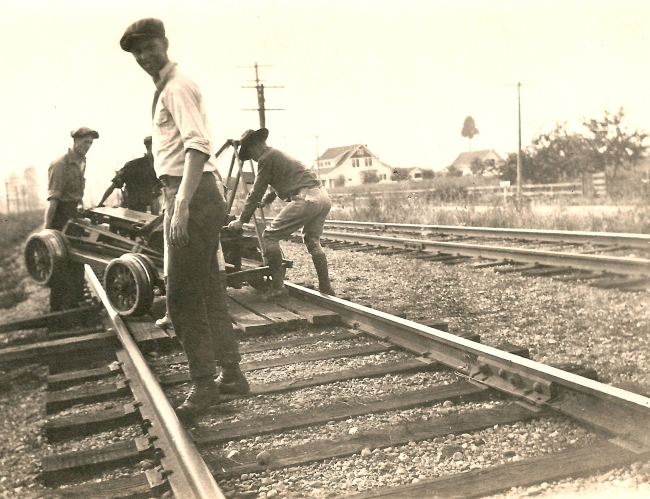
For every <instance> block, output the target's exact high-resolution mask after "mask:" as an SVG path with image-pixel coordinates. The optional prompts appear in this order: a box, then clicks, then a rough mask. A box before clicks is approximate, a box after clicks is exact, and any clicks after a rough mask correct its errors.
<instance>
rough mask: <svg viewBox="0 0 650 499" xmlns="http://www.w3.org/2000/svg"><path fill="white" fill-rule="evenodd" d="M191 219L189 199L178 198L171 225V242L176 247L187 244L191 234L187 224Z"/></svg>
mask: <svg viewBox="0 0 650 499" xmlns="http://www.w3.org/2000/svg"><path fill="white" fill-rule="evenodd" d="M189 220H190V204H189V203H188V202H187V201H184V200H182V199H179V198H176V203H174V214H173V215H172V220H171V224H170V227H169V243H170V244H171V245H172V246H174V247H175V248H179V247H182V246H187V244H188V243H189V242H190V236H189V234H188V232H187V224H188V222H189Z"/></svg>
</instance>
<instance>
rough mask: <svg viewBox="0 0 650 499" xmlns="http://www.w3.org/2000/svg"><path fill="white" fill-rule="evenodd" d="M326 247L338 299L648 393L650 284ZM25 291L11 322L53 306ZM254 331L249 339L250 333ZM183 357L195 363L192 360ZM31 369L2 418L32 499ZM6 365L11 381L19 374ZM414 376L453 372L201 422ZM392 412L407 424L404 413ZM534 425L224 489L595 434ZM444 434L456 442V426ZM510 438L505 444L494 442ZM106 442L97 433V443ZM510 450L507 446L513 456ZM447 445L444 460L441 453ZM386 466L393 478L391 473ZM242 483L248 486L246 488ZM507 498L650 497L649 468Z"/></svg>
mask: <svg viewBox="0 0 650 499" xmlns="http://www.w3.org/2000/svg"><path fill="white" fill-rule="evenodd" d="M283 249H284V251H285V256H286V258H288V259H291V260H293V261H294V268H293V269H290V270H289V271H288V273H287V279H288V280H290V281H292V282H296V283H308V284H309V283H310V284H316V276H315V272H314V269H313V265H312V263H311V259H310V257H309V255H308V254H307V252H306V250H305V248H304V246H302V245H298V244H294V243H283ZM326 253H327V255H328V259H329V262H330V272H331V277H332V282H333V286H334V289H335V290H336V291H337V294H338V295H339V296H346V297H348V298H349V299H351V300H352V301H354V302H356V303H360V304H362V305H366V306H370V307H372V308H375V309H378V310H383V311H386V312H390V313H401V312H403V313H405V314H406V317H407V318H408V319H411V320H415V321H423V320H439V321H446V322H448V323H449V325H450V330H451V331H452V332H456V333H472V334H480V336H481V341H482V343H484V344H487V345H491V346H498V345H499V344H501V343H504V342H508V343H512V344H515V345H518V346H522V347H527V348H529V350H530V355H531V358H532V359H533V360H536V361H539V362H543V363H548V364H563V363H567V362H569V363H579V364H583V365H584V366H585V367H591V368H594V369H595V370H596V371H597V372H598V375H599V377H600V380H601V381H602V382H604V383H608V384H612V385H614V386H619V387H621V388H624V389H629V390H632V391H636V392H638V393H642V394H648V393H650V372H649V371H650V370H649V369H648V359H649V358H650V340H649V335H648V333H649V332H650V307H649V306H648V305H650V293H648V291H643V292H623V291H620V290H616V289H610V290H606V289H597V288H593V287H590V286H588V284H587V283H586V282H585V283H564V282H559V281H554V280H552V279H550V278H548V277H538V278H533V277H523V276H520V275H518V274H516V273H511V274H497V273H495V272H494V271H493V270H491V269H473V268H472V267H471V261H470V263H464V264H460V265H452V266H448V265H443V264H440V263H433V262H423V261H419V260H412V259H408V258H406V257H403V256H392V257H386V256H379V255H375V254H372V253H354V252H351V251H347V250H340V251H333V250H328V249H326ZM28 291H29V292H30V293H32V294H31V297H30V299H29V300H28V301H27V302H23V303H21V304H19V305H18V306H17V307H16V309H13V310H9V311H7V315H6V316H3V320H10V319H11V318H15V317H21V316H29V315H33V314H34V313H38V312H45V311H46V308H47V290H45V289H43V288H39V287H36V286H29V285H28ZM291 334H292V335H293V334H295V335H298V334H299V333H291ZM292 335H287V336H286V338H287V339H290V338H293V337H295V336H292ZM277 339H278V338H275V340H277ZM244 341H246V340H243V341H242V343H243V342H244ZM362 341H363V340H361V339H359V340H354V341H353V342H348V343H342V344H345V345H346V346H349V345H352V344H354V345H359V344H363V343H362ZM294 353H295V351H294V350H293V349H291V350H286V351H281V352H280V353H278V352H275V353H274V354H273V355H287V354H288V355H292V354H294ZM265 355H266V354H252V355H251V356H250V357H249V358H246V359H245V361H256V360H262V359H264V358H267V357H266V356H265ZM396 355H397V356H399V353H396V352H389V353H386V354H379V355H378V356H376V357H377V358H375V359H373V360H372V361H373V362H377V361H380V362H386V361H389V360H392V359H393V358H394V357H395V356H396ZM382 356H383V358H382ZM364 359H365V360H364ZM357 362H359V365H364V363H366V362H369V360H368V359H367V358H364V357H360V358H359V359H357ZM331 364H332V365H330V366H328V365H327V363H321V364H318V363H310V365H308V366H303V367H301V368H300V369H304V370H302V371H300V370H299V371H296V372H294V373H292V374H291V376H297V377H300V376H306V375H308V374H309V372H310V371H312V370H318V372H320V371H322V370H323V369H329V368H330V367H331V368H335V367H336V366H335V361H331ZM179 368H180V370H183V369H184V368H183V367H181V366H179ZM29 373H31V374H29V375H25V376H20V377H17V378H16V379H15V380H12V383H11V384H9V385H7V386H6V387H5V389H4V391H2V392H0V403H1V404H2V417H3V427H2V428H3V436H2V441H1V443H0V469H1V471H0V497H16V498H27V499H30V498H35V497H39V496H41V495H42V493H43V490H44V489H43V486H42V484H41V482H40V479H39V476H38V474H39V465H38V463H39V462H40V460H41V458H42V456H44V455H46V454H47V453H49V452H52V449H51V448H50V449H48V448H47V446H46V445H44V441H43V437H42V435H41V430H40V429H41V427H42V425H43V423H44V421H45V414H44V407H43V406H44V398H43V390H44V384H43V383H44V376H43V373H42V372H40V371H39V368H38V367H34V368H33V369H31V370H29ZM6 375H7V377H9V378H11V372H8V373H6ZM275 375H277V376H278V379H282V377H283V376H286V373H283V372H282V370H276V371H275V372H274V370H273V369H270V370H268V372H264V373H261V372H260V373H258V374H254V373H251V378H252V379H254V381H257V382H260V381H263V380H264V379H269V376H275ZM434 375H435V376H434ZM258 376H259V379H258V378H257V377H258ZM425 376H426V377H425ZM409 380H410V381H412V385H410V386H409V387H408V388H409V389H410V388H412V389H417V388H418V387H421V386H422V385H423V384H426V385H427V386H428V385H429V384H435V383H447V382H450V381H452V380H451V379H448V375H442V374H438V373H424V374H417V375H399V376H387V377H381V378H376V379H371V380H363V381H361V382H359V381H354V382H353V381H350V382H345V383H338V384H336V386H329V387H328V388H327V389H326V390H323V389H322V388H320V387H317V388H310V389H306V390H301V391H298V392H295V393H285V394H277V395H272V396H268V397H265V398H264V399H262V398H250V399H241V400H238V401H233V402H231V403H229V404H227V405H228V406H232V407H229V408H228V410H227V411H226V413H224V414H223V415H219V416H215V417H212V418H204V419H202V420H200V421H199V422H198V426H201V427H204V426H210V425H212V424H215V423H221V422H224V421H236V420H238V419H239V418H241V417H243V415H244V414H253V415H254V414H255V413H256V412H260V413H267V411H271V410H273V408H274V407H275V409H276V410H278V409H279V408H283V407H284V408H290V409H291V410H295V411H302V410H309V409H313V408H314V407H318V404H319V403H320V404H324V403H327V402H330V401H332V400H336V399H338V398H339V397H340V396H345V394H349V396H350V397H353V396H356V393H358V391H359V389H360V388H359V387H360V386H361V387H363V388H362V390H363V389H365V390H366V391H367V392H368V393H369V394H378V393H379V394H380V393H381V392H383V393H386V394H388V393H391V392H390V390H392V389H399V390H402V389H403V388H404V386H403V385H404V384H405V382H406V381H409ZM357 383H362V384H361V385H359V384H357ZM364 383H365V384H364ZM400 385H402V386H400ZM3 386H4V385H3ZM182 390H183V388H179V390H178V392H179V393H178V395H179V396H180V392H181V391H182ZM486 404H488V405H490V404H494V405H495V406H497V405H499V404H500V402H499V401H490V402H482V403H480V404H479V403H476V404H473V405H472V404H466V405H463V406H460V405H458V406H453V407H452V406H449V405H448V406H447V407H443V405H442V404H440V405H436V406H432V407H430V408H419V409H413V410H410V411H403V412H402V413H401V414H400V415H399V416H396V415H395V414H390V413H386V414H382V415H377V416H374V417H373V416H363V417H359V418H353V419H352V420H350V421H349V422H348V421H342V422H339V423H336V425H323V426H321V427H319V428H316V429H313V430H310V431H307V430H304V431H302V430H296V431H295V432H287V433H286V434H283V435H282V436H280V437H278V436H277V435H275V436H273V437H271V436H269V437H265V436H262V437H260V439H259V440H258V439H257V438H256V439H247V440H245V441H241V442H228V443H226V444H225V445H224V446H222V447H221V448H220V449H215V452H217V451H218V452H219V453H224V452H225V453H229V452H232V451H241V450H244V449H246V450H248V449H251V448H252V449H254V450H265V449H271V450H273V449H274V448H277V447H280V446H282V440H283V439H286V440H285V442H291V444H292V445H294V444H296V443H302V442H308V441H309V439H319V438H324V437H325V436H326V435H328V433H331V434H332V435H339V434H340V435H344V434H345V431H347V432H348V433H349V431H350V430H351V429H352V428H357V431H368V430H369V429H371V428H373V427H374V425H377V428H382V427H383V426H382V425H390V424H391V421H390V418H391V417H399V418H400V420H401V418H413V420H418V419H420V420H421V419H422V418H423V417H437V415H438V414H439V413H438V412H437V411H439V410H441V411H443V412H442V413H440V414H443V415H444V414H448V413H449V412H450V411H454V410H460V409H461V408H464V409H465V410H474V409H479V408H485V405H486ZM432 411H433V412H432ZM71 412H74V410H72V411H71ZM434 412H435V413H434ZM240 413H241V414H240ZM394 422H396V423H397V420H394ZM537 423H538V422H535V421H533V422H529V423H522V424H521V425H520V426H517V425H508V426H503V427H499V428H490V429H488V430H484V431H483V432H474V433H472V434H471V435H470V434H468V435H469V436H465V435H461V436H458V435H457V436H455V437H454V438H453V445H459V446H460V447H461V448H463V444H467V446H466V447H465V448H464V449H463V451H462V452H461V451H459V452H461V454H462V459H458V460H456V459H454V455H453V454H452V455H451V457H443V454H442V450H441V449H442V448H443V447H444V446H445V445H448V446H451V445H452V442H451V440H449V442H447V440H444V441H442V442H441V441H438V442H436V441H435V440H431V441H426V442H424V444H423V445H404V446H395V447H394V448H390V449H379V450H378V449H368V450H367V451H366V450H364V452H363V453H361V454H357V455H354V456H350V457H348V458H345V459H334V460H329V461H328V462H325V463H317V464H314V465H311V466H309V467H307V468H303V469H302V470H299V469H293V468H287V469H281V470H276V471H270V472H268V473H262V474H259V475H255V476H252V475H253V474H251V476H247V477H241V479H239V480H237V481H235V480H225V481H223V482H222V483H221V485H223V486H224V490H225V491H226V493H227V495H228V497H255V498H257V497H275V496H277V497H303V495H302V492H301V489H305V488H308V489H309V490H310V491H311V492H310V493H309V497H328V496H334V495H343V494H347V493H354V492H357V491H359V490H367V489H368V488H371V487H375V486H382V485H384V486H385V485H398V484H402V483H413V481H414V480H420V479H423V478H427V477H431V476H435V475H431V473H430V471H431V470H432V469H435V470H438V471H439V472H440V473H442V472H453V473H458V472H462V471H463V470H464V469H476V466H484V465H488V464H489V463H492V464H494V463H498V462H500V461H501V460H503V461H504V462H508V459H510V460H512V459H519V458H525V457H529V456H532V455H539V453H541V452H547V451H549V450H553V451H557V450H561V448H575V447H578V446H581V445H586V444H588V443H589V442H592V441H593V439H595V438H597V437H596V436H594V435H592V434H591V433H589V432H588V431H585V430H583V429H581V428H579V427H577V426H575V425H574V423H572V422H571V421H568V420H566V419H563V418H547V419H545V420H544V421H543V424H542V425H539V424H537ZM558 428H559V429H562V430H563V431H566V432H568V433H570V432H572V431H573V432H576V433H575V438H572V439H568V441H566V442H565V443H564V447H561V448H560V447H559V446H558V444H557V442H555V440H554V439H553V438H552V437H550V435H552V434H553V433H554V432H555V431H557V430H558ZM534 435H539V436H538V437H535V436H534ZM130 436H131V435H130V434H129V431H128V430H127V434H117V433H116V434H111V438H118V439H121V438H124V437H126V438H129V437H130ZM511 436H512V438H511ZM100 438H101V437H100ZM447 438H448V439H451V436H450V437H447ZM478 439H482V440H483V441H484V442H485V444H483V445H476V443H477V441H478ZM499 440H501V442H500V443H501V445H500V446H498V445H496V444H498V443H499ZM573 440H575V441H573ZM504 442H505V443H507V444H508V446H509V447H508V448H506V447H504V446H503V443H504ZM544 442H553V443H552V444H549V445H551V448H548V446H547V448H546V449H545V450H544V448H543V447H542V446H541V443H544ZM101 443H102V442H101V441H99V440H98V441H97V444H101ZM427 447H429V451H428V452H426V453H425V452H424V451H423V450H422V449H423V448H424V449H426V448H427ZM474 447H475V448H474ZM467 449H469V451H468V450H467ZM504 449H505V451H508V453H507V455H506V454H505V452H504ZM368 453H370V454H368ZM439 453H440V458H439V459H437V456H438V454H439ZM513 453H514V454H513ZM454 454H455V453H454ZM220 455H222V454H220ZM400 456H402V457H401V459H400ZM432 456H433V457H432ZM455 457H456V458H458V457H460V456H458V455H456V456H455ZM480 457H482V459H483V460H482V461H481V460H480V459H479V458H480ZM427 459H428V460H429V461H427ZM359 463H362V464H365V465H366V469H367V472H366V473H365V474H363V473H362V474H359V471H358V470H359V469H360V468H359V466H357V465H356V464H359ZM404 463H406V464H404ZM459 463H460V464H459ZM472 466H474V468H472ZM346 470H348V471H349V473H348V472H346ZM352 470H354V471H352ZM382 476H383V477H384V478H383V479H381V478H380V477H382ZM235 482H238V484H237V485H235ZM319 485H320V486H319ZM273 491H275V492H273ZM496 497H498V498H499V499H505V498H512V499H519V498H523V497H542V498H559V497H569V498H574V497H575V498H594V497H598V498H601V497H602V498H605V497H607V498H610V497H630V498H641V497H650V465H649V464H648V463H642V462H640V463H635V464H633V465H632V466H628V467H625V468H621V469H617V470H612V471H610V472H607V473H603V474H601V475H598V476H594V477H590V478H584V479H582V478H581V479H576V480H563V481H560V482H558V483H548V484H540V485H537V486H535V487H528V488H524V489H517V490H512V491H508V492H507V493H504V494H500V495H498V496H495V498H496Z"/></svg>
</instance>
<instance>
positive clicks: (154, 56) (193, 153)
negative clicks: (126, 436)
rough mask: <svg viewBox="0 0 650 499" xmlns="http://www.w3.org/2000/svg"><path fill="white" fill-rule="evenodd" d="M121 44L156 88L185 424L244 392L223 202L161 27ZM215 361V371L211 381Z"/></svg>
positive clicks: (194, 89)
mask: <svg viewBox="0 0 650 499" xmlns="http://www.w3.org/2000/svg"><path fill="white" fill-rule="evenodd" d="M120 46H121V47H122V49H123V50H125V51H127V52H130V53H131V54H132V55H133V57H134V58H135V60H136V62H137V63H138V64H139V65H140V67H141V68H142V69H144V70H145V72H147V74H149V75H150V76H151V77H152V78H153V81H154V84H155V85H156V92H155V94H154V102H153V107H152V114H153V134H152V135H153V154H154V165H155V169H156V173H157V174H158V176H159V178H160V179H161V180H162V183H163V186H164V187H163V197H164V203H165V204H164V207H165V234H166V241H167V245H166V247H165V253H166V256H167V311H168V313H169V317H170V319H171V321H172V323H173V326H174V331H175V332H176V336H177V337H178V338H179V340H180V341H181V344H182V345H183V349H184V350H185V353H186V354H187V359H188V364H189V369H190V377H191V378H192V381H193V386H192V389H191V390H190V392H189V394H188V396H187V398H186V399H185V402H183V404H182V405H181V406H179V407H178V408H177V409H176V414H177V415H178V416H179V418H181V419H192V418H194V417H195V416H198V415H200V414H203V413H205V412H207V411H208V410H209V409H210V406H212V405H213V404H216V403H217V402H219V398H220V393H237V394H244V393H247V392H248V391H249V389H250V388H249V386H248V382H247V381H246V378H245V377H244V375H243V374H242V372H241V369H240V367H239V361H240V359H241V357H240V355H239V346H238V344H237V340H236V338H235V335H234V331H233V327H232V322H231V318H230V314H229V312H228V305H227V303H226V296H225V286H223V287H222V283H221V282H220V275H219V265H218V262H217V248H218V247H219V232H220V230H221V227H222V225H223V223H224V221H225V217H226V203H225V201H224V198H223V193H222V192H220V190H219V189H218V187H217V184H216V180H215V176H214V173H213V172H214V170H215V168H216V166H215V164H214V162H213V161H212V159H211V157H212V155H213V154H214V147H213V143H212V132H211V130H210V125H209V123H208V119H207V116H206V113H205V106H204V102H203V97H202V95H201V90H200V88H199V87H198V85H197V84H196V83H195V82H194V81H193V80H191V79H190V78H188V77H187V76H185V75H184V74H182V73H181V72H180V71H178V69H177V67H176V64H175V63H173V62H171V61H170V60H169V57H168V56H167V49H168V47H169V40H168V39H167V38H166V37H165V28H164V25H163V23H162V21H161V20H159V19H153V18H146V19H141V20H139V21H136V22H135V23H133V24H132V25H131V26H129V27H128V28H127V29H126V31H125V32H124V35H123V36H122V38H121V40H120ZM215 360H216V362H217V363H218V364H219V365H220V366H221V369H222V371H221V375H220V376H219V378H217V380H216V381H215V379H214V376H215V374H216V370H215Z"/></svg>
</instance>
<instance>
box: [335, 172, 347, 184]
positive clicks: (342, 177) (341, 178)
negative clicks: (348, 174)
mask: <svg viewBox="0 0 650 499" xmlns="http://www.w3.org/2000/svg"><path fill="white" fill-rule="evenodd" d="M344 185H345V175H343V174H341V175H338V176H337V177H336V178H335V179H334V187H343V186H344Z"/></svg>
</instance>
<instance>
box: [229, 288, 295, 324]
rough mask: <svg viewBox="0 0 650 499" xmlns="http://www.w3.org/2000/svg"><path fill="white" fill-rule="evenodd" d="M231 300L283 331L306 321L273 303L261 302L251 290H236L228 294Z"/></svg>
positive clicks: (257, 295) (258, 296)
mask: <svg viewBox="0 0 650 499" xmlns="http://www.w3.org/2000/svg"><path fill="white" fill-rule="evenodd" d="M228 296H229V297H230V299H231V300H233V301H235V302H237V303H238V304H239V305H241V306H242V307H244V308H245V309H248V310H250V311H251V312H253V313H255V314H256V315H259V316H261V317H264V318H265V319H268V320H270V321H271V322H273V323H274V324H276V325H281V326H282V328H283V329H285V328H287V329H289V328H295V327H298V326H300V325H301V324H305V323H306V322H307V319H305V318H304V317H300V316H299V315H296V314H294V313H293V312H290V311H289V310H287V309H285V308H282V307H279V306H278V305H276V304H275V303H271V302H263V301H261V296H260V295H259V294H258V293H256V292H255V291H253V290H252V289H250V288H249V289H244V288H243V289H237V290H233V291H232V292H230V293H229V294H228Z"/></svg>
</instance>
